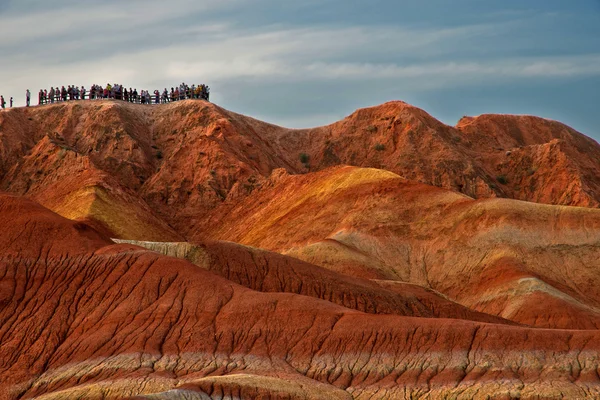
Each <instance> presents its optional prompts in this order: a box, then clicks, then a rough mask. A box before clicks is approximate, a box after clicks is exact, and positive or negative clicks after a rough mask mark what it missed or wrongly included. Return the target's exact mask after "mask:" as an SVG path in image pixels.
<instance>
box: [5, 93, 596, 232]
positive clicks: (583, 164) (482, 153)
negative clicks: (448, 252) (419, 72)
mask: <svg viewBox="0 0 600 400" xmlns="http://www.w3.org/2000/svg"><path fill="white" fill-rule="evenodd" d="M599 159H600V145H598V144H597V143H596V142H594V141H593V140H592V139H589V138H587V137H585V136H584V135H582V134H580V133H578V132H576V131H574V130H572V129H570V128H569V127H567V126H565V125H562V124H560V123H558V122H553V121H548V120H544V119H541V118H535V117H519V116H493V115H491V116H482V117H478V118H474V119H473V118H465V119H463V120H461V121H460V123H459V124H458V126H457V127H456V128H453V127H450V126H447V125H444V124H442V123H441V122H439V121H437V120H436V119H434V118H433V117H431V116H430V115H428V114H427V113H426V112H424V111H423V110H420V109H418V108H415V107H412V106H410V105H408V104H405V103H402V102H391V103H386V104H384V105H381V106H377V107H372V108H367V109H362V110H359V111H357V112H355V113H354V114H352V115H350V116H349V117H348V118H346V119H345V120H343V121H340V122H338V123H335V124H332V125H330V126H326V127H321V128H315V129H308V130H290V129H285V128H281V127H277V126H274V125H270V124H267V123H263V122H260V121H257V120H254V119H252V118H249V117H245V116H242V115H239V114H235V113H232V112H229V111H227V110H224V109H222V108H220V107H218V106H216V105H214V104H211V103H207V102H201V101H183V102H177V103H173V104H169V105H164V106H158V107H147V106H142V105H134V104H129V103H124V102H112V101H91V102H90V101H88V102H75V103H67V104H59V105H50V106H42V107H36V108H19V109H11V110H9V111H6V112H2V113H0V189H2V190H5V191H8V192H12V193H16V194H19V195H25V196H27V197H29V198H32V199H34V200H36V201H38V202H40V203H41V204H42V205H44V206H46V207H48V208H50V209H51V210H53V211H55V212H57V213H59V214H60V215H63V216H65V217H67V218H71V219H76V220H83V221H87V222H89V223H90V224H92V225H93V226H94V227H95V228H96V229H98V230H101V231H104V232H106V233H107V234H110V235H111V236H113V237H119V238H122V239H134V240H135V239H137V240H155V241H176V240H182V239H184V238H188V237H190V236H193V232H192V231H191V226H193V225H194V224H193V223H194V222H198V221H201V220H202V219H203V217H204V216H205V215H207V214H209V213H210V212H211V210H213V209H214V208H215V207H217V206H218V205H219V204H221V203H222V202H225V201H236V200H237V199H240V198H243V197H246V196H247V195H248V194H250V193H251V192H252V191H253V190H254V189H256V188H257V187H260V186H261V185H262V184H263V182H264V181H265V180H267V179H268V178H269V176H270V175H271V173H272V172H273V170H275V169H279V168H283V169H284V170H286V171H287V172H288V173H290V174H304V173H309V172H315V171H320V170H322V169H325V168H328V167H331V166H336V165H354V166H360V167H372V168H378V169H384V170H388V171H391V172H394V173H396V174H398V175H400V176H402V177H404V178H407V179H411V180H416V181H419V182H422V183H426V184H429V185H433V186H438V187H442V188H445V189H449V190H453V191H457V192H461V193H464V194H467V195H468V196H470V197H473V198H484V197H506V198H515V199H519V200H526V201H533V202H539V203H546V204H556V205H572V206H585V207H597V206H598V205H599V204H600V178H599V177H600V164H599V163H598V160H599Z"/></svg>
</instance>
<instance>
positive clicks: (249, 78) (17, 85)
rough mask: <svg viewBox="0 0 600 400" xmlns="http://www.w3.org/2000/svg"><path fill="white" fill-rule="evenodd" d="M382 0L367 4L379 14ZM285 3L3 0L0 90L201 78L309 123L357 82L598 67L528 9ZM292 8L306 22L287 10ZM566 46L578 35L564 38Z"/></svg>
mask: <svg viewBox="0 0 600 400" xmlns="http://www.w3.org/2000/svg"><path fill="white" fill-rule="evenodd" d="M510 2H511V1H510V0H509V3H510ZM384 3H386V2H385V1H383V0H378V1H377V6H378V7H381V11H378V12H379V13H380V14H382V15H383V14H386V11H385V7H383V5H384ZM466 3H469V2H464V1H462V2H458V3H457V5H456V7H457V8H458V7H459V5H460V4H463V6H464V5H465V4H466ZM512 3H514V4H516V3H515V2H514V1H513V2H512ZM292 4H295V3H292V2H285V1H283V2H282V1H281V0H278V1H275V0H252V1H251V0H222V1H219V2H215V1H208V0H171V1H169V2H164V1H161V0H128V1H127V2H123V1H118V0H104V1H102V2H98V1H92V0H82V1H74V0H56V1H53V2H52V4H51V5H50V4H49V2H42V1H41V0H19V1H18V2H17V1H12V2H8V3H6V2H5V3H3V6H4V8H1V9H0V37H2V38H3V40H2V41H1V42H0V53H1V54H3V58H2V75H3V78H2V81H1V82H0V92H1V93H3V94H4V95H5V97H7V96H10V95H13V96H15V98H17V99H21V98H22V97H23V95H22V94H23V93H24V91H25V89H26V88H29V89H31V90H32V91H34V92H35V91H37V90H39V88H42V87H43V88H47V87H49V86H50V85H53V86H55V85H67V84H78V85H82V84H84V85H86V86H89V85H90V84H92V83H100V84H105V83H106V82H107V81H110V82H121V83H123V84H125V85H127V86H135V87H137V88H138V89H142V88H143V89H150V90H152V89H154V88H162V87H171V86H174V85H175V84H177V83H179V82H181V81H186V82H188V83H200V82H206V83H209V84H210V85H211V86H212V87H213V99H214V100H215V101H217V102H222V104H223V105H225V106H230V107H234V108H236V109H234V111H236V110H238V111H248V112H252V113H254V115H256V116H265V118H266V119H268V120H270V121H273V122H276V123H282V124H283V123H288V122H291V123H293V124H294V125H296V124H299V125H300V121H307V123H309V124H311V125H313V124H316V122H317V121H319V120H322V121H323V122H330V121H329V120H326V118H329V117H331V116H334V115H340V114H344V113H345V111H351V110H344V111H343V112H341V111H340V108H341V107H354V105H355V103H356V101H353V102H349V101H348V99H347V97H348V96H349V97H351V98H355V97H352V96H356V94H355V93H356V91H360V93H361V98H363V99H368V101H371V99H384V100H385V99H388V100H389V99H391V98H390V97H386V96H397V93H403V94H405V93H408V94H413V95H414V94H416V93H422V92H432V91H436V90H442V89H447V88H467V87H474V86H489V87H493V86H494V85H496V86H498V85H503V86H506V85H514V86H515V87H517V86H518V85H520V84H521V83H522V82H534V81H537V82H547V81H557V80H569V79H580V78H586V77H597V76H600V62H599V61H600V49H599V48H598V47H597V46H595V47H594V46H593V45H585V40H584V39H583V36H578V35H576V34H573V35H571V32H570V31H566V30H561V31H558V34H559V35H560V36H556V34H554V33H553V32H546V31H545V30H544V29H546V28H547V27H548V26H553V27H554V26H555V25H553V22H552V21H549V20H548V18H550V17H551V18H558V17H557V16H556V15H554V16H552V15H551V13H550V14H548V13H545V14H539V13H536V9H535V7H533V6H532V9H527V10H525V11H524V10H521V9H519V8H516V9H511V8H510V6H507V7H506V10H503V9H498V7H496V9H495V10H493V11H491V12H489V13H487V14H486V16H485V19H482V21H484V22H482V21H475V22H473V23H469V24H462V23H461V24H458V25H455V26H452V25H451V24H448V23H442V22H447V21H446V20H448V21H450V20H452V17H453V16H454V17H455V18H456V15H453V14H452V12H454V13H455V14H457V13H460V10H457V11H448V13H449V14H448V15H447V16H443V17H444V18H443V20H441V22H440V21H437V23H432V22H431V21H432V20H427V19H426V17H423V18H424V19H423V20H422V21H418V20H415V21H410V23H400V22H394V20H396V19H397V20H398V21H400V20H401V18H400V17H401V15H399V16H398V18H392V19H390V18H389V15H385V18H383V19H384V20H385V21H387V22H386V23H378V21H376V20H373V19H372V18H371V19H369V18H366V17H365V18H360V16H356V18H354V19H352V20H350V19H345V20H339V21H338V20H336V21H323V20H319V21H318V22H314V21H313V20H312V19H311V16H312V15H313V14H315V15H316V13H317V11H318V12H324V14H327V13H330V14H331V15H341V14H343V15H345V16H347V15H349V11H348V10H347V9H346V8H344V10H346V11H345V12H344V13H340V12H339V10H340V7H347V5H346V3H342V2H341V1H340V0H328V1H325V2H317V1H312V2H311V3H308V2H302V4H301V5H297V6H292ZM390 4H391V3H390ZM514 4H513V6H514ZM528 4H529V3H528ZM411 7H412V8H415V7H416V6H415V5H414V4H413V3H411ZM480 7H481V6H480ZM398 8H399V6H398V4H397V3H394V6H393V7H392V6H391V5H390V9H394V10H397V9H398ZM313 11H314V12H313ZM325 11H327V12H325ZM372 11H373V10H372ZM375 11H377V10H375ZM413 11H414V10H413ZM463 11H464V10H463ZM300 12H302V13H304V19H301V18H296V15H295V14H296V13H300ZM424 12H425V11H424V10H423V13H424ZM286 13H287V14H286ZM387 13H389V12H387ZM292 14H293V15H292ZM438 14H440V12H439V10H438ZM370 15H372V14H370ZM412 15H417V14H414V13H413V14H412ZM423 15H425V14H423ZM314 18H316V17H314ZM314 18H313V19H314ZM390 21H392V22H390ZM551 22H552V23H551ZM540 27H541V28H540ZM536 29H538V30H537V31H536ZM557 29H558V28H557ZM561 29H562V28H561ZM565 29H566V28H565ZM567 39H568V40H567ZM580 39H581V40H580ZM575 42H578V43H579V42H581V43H584V44H581V45H579V47H575V46H573V43H575ZM540 43H543V45H544V46H540V45H539V44H540ZM560 43H563V44H564V46H566V47H565V48H560V47H559V44H560ZM538 47H539V48H540V49H541V48H543V49H551V50H552V51H548V50H544V51H541V50H540V49H538ZM538 50H539V51H538ZM540 84H542V83H540ZM348 88H356V90H354V91H352V90H349V89H348ZM257 96H259V97H258V99H257ZM286 96H287V97H286ZM344 96H346V97H344ZM271 99H276V100H271ZM365 101H367V100H365ZM465 112H467V111H465Z"/></svg>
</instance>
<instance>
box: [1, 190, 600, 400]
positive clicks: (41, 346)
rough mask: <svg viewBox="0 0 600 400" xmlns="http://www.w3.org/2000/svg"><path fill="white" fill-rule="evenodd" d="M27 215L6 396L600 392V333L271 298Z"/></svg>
mask: <svg viewBox="0 0 600 400" xmlns="http://www.w3.org/2000/svg"><path fill="white" fill-rule="evenodd" d="M15 211H18V212H19V219H20V222H22V224H21V225H20V226H21V229H20V231H19V233H18V235H19V236H21V237H35V240H31V241H29V243H30V244H31V245H30V246H29V247H28V248H27V249H26V250H23V249H22V247H21V246H20V245H19V244H18V241H15V240H14V238H15V234H13V233H8V232H7V231H8V230H3V231H2V232H0V243H2V245H3V249H4V250H3V256H2V267H3V268H2V270H3V271H4V272H3V275H2V278H1V280H0V284H1V285H2V291H1V293H2V294H3V298H2V308H1V309H0V322H1V324H0V340H2V346H0V360H2V362H1V364H0V387H2V388H3V392H2V393H1V396H0V398H2V399H16V398H33V397H36V398H41V399H59V398H60V399H64V398H92V399H93V398H122V397H127V396H140V395H151V394H153V393H155V394H156V393H163V394H162V395H160V397H159V398H181V396H183V394H184V393H188V395H189V396H191V393H198V395H197V396H198V398H208V397H207V396H213V398H221V397H220V396H223V395H228V396H237V397H239V398H255V397H260V396H270V397H272V398H290V399H302V398H311V399H313V398H322V399H326V398H327V399H331V398H340V399H344V398H359V399H360V398H382V399H383V398H410V397H413V398H414V397H432V398H443V397H444V396H446V397H457V398H515V397H518V396H520V397H521V398H539V396H542V397H549V396H554V397H557V396H558V397H560V396H566V397H571V398H574V397H585V396H589V397H594V396H597V395H599V394H600V385H599V378H598V374H597V370H598V367H599V365H598V357H597V354H598V350H599V349H598V343H600V342H599V339H600V333H599V332H598V331H596V330H589V331H566V330H547V329H535V328H525V327H514V326H508V325H502V324H487V323H482V322H473V321H466V320H462V321H461V320H449V319H431V318H415V317H405V316H398V315H386V314H365V313H362V312H359V311H356V310H352V309H348V308H345V307H341V306H339V305H336V304H333V303H331V302H327V301H323V300H319V299H315V298H313V297H308V296H301V295H297V294H290V293H274V292H269V293H261V292H256V291H253V290H250V289H248V288H245V287H243V286H240V285H238V284H236V283H233V282H232V281H230V280H227V279H225V278H223V277H221V276H218V275H215V274H213V273H211V272H209V271H206V270H205V269H203V268H199V267H197V266H195V265H193V264H191V263H189V262H187V261H184V260H177V259H174V258H170V257H165V256H161V255H159V254H157V253H153V252H149V251H147V250H144V249H141V248H139V247H135V246H131V245H111V244H110V243H109V242H108V241H106V240H105V239H103V238H102V237H101V236H100V235H98V234H95V233H94V232H93V231H92V230H89V229H81V227H80V226H79V225H78V223H74V222H71V221H68V220H66V219H63V218H61V217H59V216H57V215H56V214H53V213H51V212H50V211H47V210H45V209H43V208H42V207H39V206H36V205H35V204H34V203H31V202H29V201H26V200H22V199H20V198H15V197H13V196H8V195H0V222H2V223H3V226H6V224H7V223H8V222H9V221H12V220H13V219H14V213H15ZM217 247H218V246H217ZM218 253H219V250H218V249H217V250H214V253H212V255H213V256H215V255H218ZM234 257H235V255H233V256H232V259H233V258H234ZM240 262H243V258H242V259H241V260H240ZM152 398H154V397H152Z"/></svg>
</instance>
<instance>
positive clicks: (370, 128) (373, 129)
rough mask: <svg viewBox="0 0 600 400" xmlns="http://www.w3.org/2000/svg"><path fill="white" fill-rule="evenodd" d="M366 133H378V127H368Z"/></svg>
mask: <svg viewBox="0 0 600 400" xmlns="http://www.w3.org/2000/svg"><path fill="white" fill-rule="evenodd" d="M366 131H367V132H371V133H373V132H377V127H376V126H375V125H369V126H367V128H366Z"/></svg>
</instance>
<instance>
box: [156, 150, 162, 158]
mask: <svg viewBox="0 0 600 400" xmlns="http://www.w3.org/2000/svg"><path fill="white" fill-rule="evenodd" d="M156 158H158V159H159V160H162V158H163V153H162V151H160V150H159V151H157V152H156Z"/></svg>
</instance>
